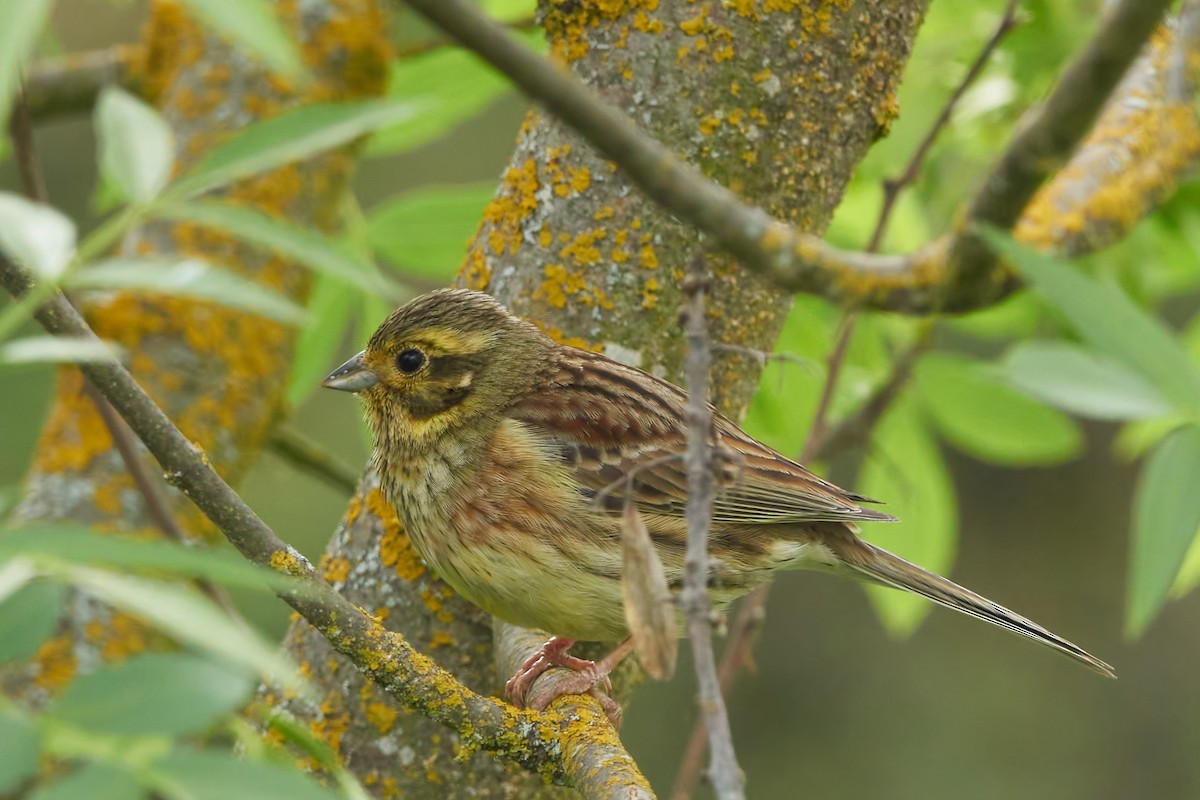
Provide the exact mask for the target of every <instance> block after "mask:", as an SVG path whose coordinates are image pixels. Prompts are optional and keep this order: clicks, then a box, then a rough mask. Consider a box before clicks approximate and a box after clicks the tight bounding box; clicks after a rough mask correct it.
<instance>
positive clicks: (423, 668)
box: [0, 253, 653, 800]
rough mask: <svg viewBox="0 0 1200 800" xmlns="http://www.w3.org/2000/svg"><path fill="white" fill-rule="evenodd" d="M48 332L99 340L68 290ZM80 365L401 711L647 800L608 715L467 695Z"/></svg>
mask: <svg viewBox="0 0 1200 800" xmlns="http://www.w3.org/2000/svg"><path fill="white" fill-rule="evenodd" d="M0 283H2V284H3V285H4V286H5V288H6V289H7V290H8V291H9V293H10V294H12V295H13V296H14V297H20V296H22V295H24V294H25V293H26V292H28V291H29V289H30V288H31V287H32V286H33V279H32V278H31V276H30V275H29V273H28V272H26V271H25V270H24V269H23V268H21V267H19V266H17V265H16V264H14V263H12V262H11V261H9V260H7V258H6V257H5V256H4V255H3V254H2V253H0ZM37 319H38V322H40V323H41V324H42V327H44V328H45V329H46V331H47V332H49V333H51V334H53V335H59V336H74V337H79V338H83V339H88V340H92V341H97V342H98V341H99V339H98V338H97V337H96V335H95V333H93V332H92V329H91V328H90V327H89V326H88V325H87V323H86V322H85V321H84V319H83V317H82V316H81V315H80V314H79V312H78V311H77V310H76V309H75V307H74V306H73V305H71V303H70V302H69V301H68V300H67V299H66V298H65V297H64V296H62V295H61V294H57V295H55V297H54V298H53V299H52V300H51V301H50V302H49V303H47V304H46V305H45V306H43V307H42V308H41V309H40V310H39V311H38V312H37ZM80 369H82V370H83V372H84V373H85V374H86V375H87V377H88V378H89V379H90V380H91V381H92V382H93V383H94V384H95V386H96V388H97V389H98V390H99V391H100V392H101V393H102V394H103V395H104V396H105V397H106V398H107V399H108V400H109V402H111V403H112V405H113V407H114V408H115V409H117V411H118V413H120V415H121V416H122V418H123V419H124V420H125V422H126V423H128V425H129V427H130V428H131V429H132V430H133V431H134V433H136V434H137V435H138V437H139V438H140V439H141V440H142V442H143V444H145V445H146V447H147V448H148V449H149V450H150V452H151V453H152V454H153V455H154V457H155V458H156V459H158V462H159V464H160V465H161V466H162V468H163V470H165V471H166V473H167V474H168V475H169V476H170V480H171V483H172V484H173V485H175V486H176V487H177V488H179V489H180V490H181V491H183V492H184V494H186V495H187V497H188V498H189V499H190V500H191V501H192V502H193V503H195V504H196V506H197V507H198V508H199V509H200V510H201V511H202V512H204V514H205V515H206V516H207V517H208V518H209V519H210V520H212V522H213V523H214V524H215V525H216V526H217V527H218V528H219V529H220V530H221V532H222V533H223V534H225V537H226V538H227V539H228V540H229V542H230V543H231V544H232V545H233V546H234V547H236V548H237V549H238V551H239V552H241V553H242V555H244V556H245V557H246V558H247V559H249V560H250V561H252V562H254V563H255V564H258V565H260V566H262V567H266V568H269V569H273V570H276V571H278V572H281V573H284V574H288V575H291V576H293V577H294V578H296V579H297V581H298V582H299V584H300V587H301V588H297V589H291V590H286V591H283V592H281V593H280V597H281V598H282V599H283V600H284V601H285V602H287V603H288V604H289V605H290V606H291V607H292V608H294V609H295V610H296V611H298V612H299V613H300V614H301V615H302V616H303V617H304V618H305V619H307V620H308V621H309V622H310V623H311V624H312V625H313V626H314V627H315V628H316V629H317V630H319V631H321V633H322V634H323V635H324V636H325V637H326V638H327V639H328V641H329V642H330V643H331V644H332V645H333V646H334V648H335V649H337V651H338V652H340V653H341V654H342V655H344V656H346V657H347V658H348V659H350V660H351V661H352V662H353V663H354V664H355V665H356V666H357V667H358V668H359V669H360V670H361V671H362V672H363V673H364V674H366V675H367V676H368V677H370V678H371V679H372V680H373V681H374V682H375V683H376V685H378V686H379V687H381V688H382V689H384V690H385V691H386V692H388V693H389V694H391V695H393V696H394V697H396V698H397V699H398V700H399V701H400V702H402V703H403V704H404V705H406V706H408V707H409V708H412V709H414V710H416V711H419V712H421V713H422V714H424V715H426V716H428V717H429V718H431V719H433V720H436V721H437V722H439V723H441V724H443V725H446V726H447V727H450V728H452V729H454V730H456V731H457V732H458V734H459V736H460V737H461V738H462V741H463V742H464V744H465V745H466V746H468V747H480V748H483V749H485V750H488V751H490V752H493V753H495V754H497V755H501V756H503V757H505V758H508V759H510V760H513V761H515V762H517V763H519V764H522V765H524V766H526V767H528V768H530V769H533V770H537V771H540V772H542V773H543V774H545V775H549V776H550V777H553V778H557V779H559V780H562V781H564V782H566V783H567V784H569V785H572V786H574V787H575V788H576V789H578V790H579V791H580V793H581V794H582V795H583V796H584V797H587V798H622V800H624V798H630V797H640V798H649V797H652V796H653V795H652V793H651V791H650V788H649V785H648V784H647V783H646V780H645V778H643V777H642V775H641V773H640V772H639V771H638V769H637V765H636V764H635V763H634V761H633V759H632V758H630V756H629V754H628V753H626V752H625V750H624V748H622V747H621V744H620V741H619V740H618V739H617V737H616V734H615V732H613V730H612V726H611V725H609V724H608V721H607V719H606V718H605V717H604V715H603V714H602V713H597V714H588V713H586V709H585V708H583V707H580V706H576V707H574V708H573V713H572V714H571V715H570V716H565V715H563V714H561V713H558V712H557V711H556V709H557V705H552V706H551V708H550V709H549V710H548V711H546V712H543V713H536V712H529V711H518V710H517V709H515V708H513V707H511V706H509V705H507V704H503V703H499V702H497V701H495V700H492V699H490V698H487V697H483V696H481V695H478V694H476V693H475V692H472V691H471V690H470V689H468V688H467V687H465V686H463V685H462V684H460V683H459V682H458V681H457V680H456V679H455V678H454V676H453V675H451V674H450V673H449V672H447V671H446V670H444V669H442V668H441V667H440V666H438V665H437V664H436V663H435V662H434V661H433V660H431V659H430V658H429V657H428V656H425V655H424V654H422V653H420V652H418V651H417V650H415V649H414V648H413V647H412V646H411V645H410V644H409V643H408V642H407V641H406V640H405V639H404V637H402V636H401V635H400V634H398V633H395V632H392V631H389V630H387V629H386V628H384V627H383V626H382V625H380V624H379V622H378V621H376V620H375V619H374V618H372V617H371V616H370V615H368V614H367V613H366V612H364V611H363V610H362V609H360V608H358V607H357V606H355V605H354V604H353V603H351V602H349V601H348V600H346V599H345V598H344V597H342V596H341V595H340V594H338V593H337V592H335V591H334V590H333V589H332V588H331V587H330V586H329V584H327V583H325V581H323V580H322V579H321V578H320V577H319V576H318V575H317V573H316V571H315V570H314V569H313V567H312V565H311V564H309V563H308V561H307V560H306V559H304V557H303V556H301V555H300V554H299V553H297V552H296V551H295V550H294V549H292V548H291V547H290V546H289V545H288V544H287V543H286V542H284V541H283V540H281V539H280V538H279V537H278V536H276V534H275V532H274V531H272V530H271V529H270V528H269V527H267V525H266V523H264V522H263V521H262V520H261V519H260V518H259V517H258V515H257V514H255V513H254V511H253V510H252V509H250V507H249V506H247V505H246V504H245V502H244V501H243V500H242V499H241V498H240V497H239V496H238V495H237V493H236V492H234V490H233V489H232V488H230V486H229V485H228V484H227V483H225V481H224V480H222V478H221V477H220V476H219V475H218V474H217V473H216V472H215V471H214V470H213V469H212V467H210V466H209V465H208V462H207V460H206V458H205V455H204V453H203V451H201V450H200V449H199V448H198V447H196V446H195V445H194V444H192V442H191V441H189V440H188V439H187V437H185V436H184V435H183V434H182V433H181V432H180V431H179V429H178V428H176V427H175V425H174V424H173V423H172V422H171V420H170V419H168V418H167V416H166V415H165V414H164V413H163V412H162V410H161V409H160V408H159V407H158V406H157V405H155V403H154V401H153V400H151V399H150V396H149V395H147V394H146V393H145V391H143V390H142V388H141V387H140V386H138V385H137V382H136V381H135V380H134V379H133V376H132V375H130V374H129V372H128V371H127V370H126V369H125V368H124V367H123V366H121V364H119V363H118V362H117V361H115V360H109V361H104V362H95V363H88V364H83V365H81V366H80Z"/></svg>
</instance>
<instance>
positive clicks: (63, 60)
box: [25, 45, 144, 122]
mask: <svg viewBox="0 0 1200 800" xmlns="http://www.w3.org/2000/svg"><path fill="white" fill-rule="evenodd" d="M143 52H144V51H143V50H142V48H141V47H140V46H138V45H116V46H114V47H106V48H104V49H103V50H91V51H87V52H83V53H71V54H69V55H65V56H60V57H58V58H51V59H46V60H45V61H37V62H34V64H33V65H32V66H31V67H30V69H29V75H28V76H27V78H26V82H25V95H26V98H27V101H28V104H29V114H30V116H31V117H32V118H33V119H35V120H38V121H39V122H40V121H43V120H46V119H51V118H53V117H58V116H65V115H67V114H79V113H87V112H88V111H90V110H91V109H92V107H93V106H95V105H96V97H97V95H99V94H100V90H101V89H103V88H104V87H105V86H120V87H122V88H124V89H126V90H128V91H130V92H132V93H133V94H138V93H140V92H141V81H142V75H143V72H142V71H140V70H138V69H136V67H135V65H136V64H137V63H138V61H139V60H141V58H142V54H143Z"/></svg>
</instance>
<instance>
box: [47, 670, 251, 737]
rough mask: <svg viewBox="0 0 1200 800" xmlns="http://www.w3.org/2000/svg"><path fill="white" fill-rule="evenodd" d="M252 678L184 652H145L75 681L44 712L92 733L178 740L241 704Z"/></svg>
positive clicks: (210, 723) (243, 701) (204, 727)
mask: <svg viewBox="0 0 1200 800" xmlns="http://www.w3.org/2000/svg"><path fill="white" fill-rule="evenodd" d="M253 688H254V679H253V678H252V677H251V676H249V675H247V674H246V673H245V672H244V671H233V670H231V669H230V668H229V667H226V666H223V665H221V664H218V663H215V662H213V661H212V660H210V659H207V658H201V657H199V656H194V655H190V654H188V653H149V654H145V655H140V656H137V657H135V658H131V659H129V660H128V661H126V662H124V663H122V664H116V665H113V666H108V667H105V668H103V669H101V670H99V671H97V672H93V673H91V674H89V675H84V676H82V677H79V678H76V679H75V680H74V681H72V682H71V684H70V685H69V686H68V687H67V690H66V692H64V693H63V695H62V697H60V698H58V699H57V700H55V701H54V703H53V704H52V705H51V706H50V708H49V710H48V711H47V713H48V714H50V715H51V716H53V717H55V718H57V719H60V720H64V721H66V722H69V723H71V724H72V725H77V726H79V727H80V728H83V729H85V730H87V731H92V732H94V733H102V734H110V735H117V736H149V735H154V734H163V735H167V736H181V735H183V734H185V733H197V732H200V731H203V730H205V729H206V728H209V727H211V726H212V725H213V724H214V723H215V722H216V720H218V719H219V718H220V717H222V716H224V715H225V714H228V713H230V712H232V711H234V710H235V709H236V708H238V707H239V706H241V705H242V704H243V703H245V701H246V699H247V698H248V697H249V695H250V692H251V690H252V689H253Z"/></svg>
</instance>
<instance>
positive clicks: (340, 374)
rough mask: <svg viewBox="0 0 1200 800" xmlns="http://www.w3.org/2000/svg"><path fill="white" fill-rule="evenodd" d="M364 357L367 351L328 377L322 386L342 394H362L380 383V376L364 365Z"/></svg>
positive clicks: (322, 382)
mask: <svg viewBox="0 0 1200 800" xmlns="http://www.w3.org/2000/svg"><path fill="white" fill-rule="evenodd" d="M364 355H366V351H365V350H364V351H363V352H361V353H359V354H358V355H356V356H355V357H354V358H352V359H350V360H349V361H347V362H346V363H345V364H342V365H341V366H340V367H338V368H337V369H335V370H334V371H333V372H331V373H329V374H328V375H326V376H325V380H323V381H321V385H322V386H324V387H325V388H326V389H337V390H338V391H341V392H361V391H363V390H364V389H370V388H371V387H372V386H374V385H375V384H377V383H379V376H378V375H376V374H375V373H374V372H372V371H371V369H370V367H368V366H367V365H366V364H364V363H363V356H364Z"/></svg>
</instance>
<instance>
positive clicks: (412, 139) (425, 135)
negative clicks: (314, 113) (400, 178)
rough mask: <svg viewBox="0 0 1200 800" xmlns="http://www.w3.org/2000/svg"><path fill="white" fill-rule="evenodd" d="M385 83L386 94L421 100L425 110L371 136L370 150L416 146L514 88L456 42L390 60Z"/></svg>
mask: <svg viewBox="0 0 1200 800" xmlns="http://www.w3.org/2000/svg"><path fill="white" fill-rule="evenodd" d="M388 84H389V86H388V96H389V97H392V98H394V99H395V100H397V101H403V102H409V103H419V104H420V105H421V107H422V109H423V111H422V113H421V114H418V115H414V116H412V117H410V118H408V119H406V120H398V121H397V124H394V125H391V126H389V127H387V128H384V129H382V130H380V131H379V132H378V133H376V134H375V135H374V136H372V137H371V140H370V142H369V143H368V144H367V153H368V154H369V155H389V154H395V153H403V152H406V151H408V150H412V149H414V148H417V147H420V146H421V145H423V144H426V143H427V142H430V141H432V140H434V139H436V138H438V137H439V136H441V135H442V134H444V133H445V132H447V131H448V130H450V129H451V128H453V127H454V126H456V125H458V124H459V123H460V122H462V121H464V120H466V119H469V118H470V117H473V116H475V115H476V114H478V113H479V112H480V111H482V110H483V109H484V108H485V107H486V106H487V105H488V104H489V103H491V102H492V101H494V100H495V99H497V98H498V97H500V96H501V95H503V94H504V93H505V92H509V91H512V86H511V84H510V83H509V81H508V79H507V78H505V77H504V76H503V75H501V74H500V73H499V72H496V71H495V70H494V69H492V68H491V67H490V66H488V64H487V63H486V62H484V61H482V60H481V59H479V58H478V57H477V56H476V55H475V54H474V53H471V52H470V51H468V50H464V49H462V48H457V47H443V48H439V49H437V50H434V51H432V52H430V53H426V54H424V55H420V56H417V57H416V58H406V59H401V60H398V61H395V62H393V64H392V71H391V75H390V76H389V79H388Z"/></svg>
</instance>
